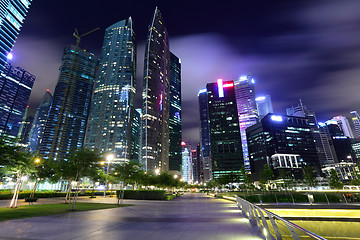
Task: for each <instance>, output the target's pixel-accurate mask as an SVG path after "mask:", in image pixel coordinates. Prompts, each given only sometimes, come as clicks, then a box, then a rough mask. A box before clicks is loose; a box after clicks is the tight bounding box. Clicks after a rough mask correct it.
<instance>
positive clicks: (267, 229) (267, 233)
mask: <svg viewBox="0 0 360 240" xmlns="http://www.w3.org/2000/svg"><path fill="white" fill-rule="evenodd" d="M255 208H256V210H257V211H258V212H259V214H260V217H261V221H262V225H263V227H264V229H265V231H266V234H265V233H264V234H265V238H266V239H269V240H271V237H270V236H271V234H270V229H269V226H268V224H267V222H266V219H265V217H264V214H263V212H262V209H260V208H258V207H255Z"/></svg>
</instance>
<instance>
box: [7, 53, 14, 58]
mask: <svg viewBox="0 0 360 240" xmlns="http://www.w3.org/2000/svg"><path fill="white" fill-rule="evenodd" d="M13 57H14V55H13V54H12V53H8V55H7V56H6V58H7V59H8V60H12V59H13Z"/></svg>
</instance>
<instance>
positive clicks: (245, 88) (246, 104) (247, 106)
mask: <svg viewBox="0 0 360 240" xmlns="http://www.w3.org/2000/svg"><path fill="white" fill-rule="evenodd" d="M234 83H235V94H236V103H237V109H238V116H239V125H240V133H241V141H242V150H243V154H244V164H245V169H246V170H247V171H250V163H249V154H248V146H247V140H246V132H245V130H246V128H248V127H250V126H252V125H254V124H256V123H257V121H258V119H259V117H258V112H257V106H256V101H255V80H254V79H253V78H252V76H251V75H250V74H247V75H243V76H241V77H240V78H239V79H238V80H236V81H234Z"/></svg>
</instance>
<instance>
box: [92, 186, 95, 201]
mask: <svg viewBox="0 0 360 240" xmlns="http://www.w3.org/2000/svg"><path fill="white" fill-rule="evenodd" d="M94 195H95V183H94V184H93V188H92V192H91V197H92V198H93V197H94Z"/></svg>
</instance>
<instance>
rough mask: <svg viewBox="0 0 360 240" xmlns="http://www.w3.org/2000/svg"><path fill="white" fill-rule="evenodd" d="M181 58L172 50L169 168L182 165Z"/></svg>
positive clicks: (177, 167)
mask: <svg viewBox="0 0 360 240" xmlns="http://www.w3.org/2000/svg"><path fill="white" fill-rule="evenodd" d="M181 136H182V135H181V60H180V59H179V58H178V57H176V56H175V55H174V54H173V53H171V52H170V116H169V141H170V142H169V170H177V171H180V165H181V139H182V137H181Z"/></svg>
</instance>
